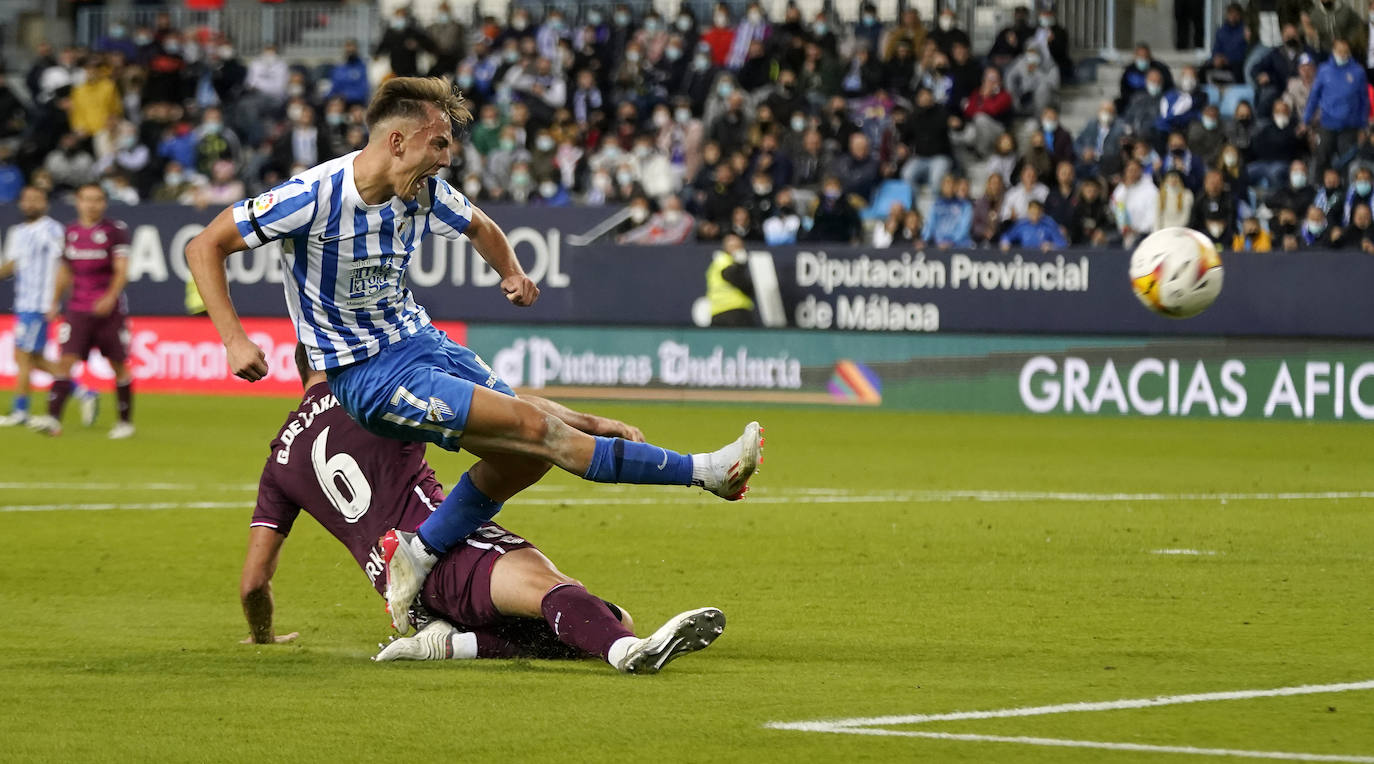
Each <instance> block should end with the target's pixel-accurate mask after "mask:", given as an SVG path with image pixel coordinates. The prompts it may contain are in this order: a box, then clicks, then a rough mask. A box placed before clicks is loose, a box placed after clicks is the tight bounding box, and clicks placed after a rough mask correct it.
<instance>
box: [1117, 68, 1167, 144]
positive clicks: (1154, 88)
mask: <svg viewBox="0 0 1374 764" xmlns="http://www.w3.org/2000/svg"><path fill="white" fill-rule="evenodd" d="M1163 101H1164V78H1163V75H1161V74H1160V73H1159V72H1157V71H1154V70H1151V71H1150V73H1149V74H1147V75H1146V76H1145V86H1144V87H1143V88H1142V89H1141V90H1139V91H1136V92H1135V94H1134V95H1132V96H1131V100H1130V104H1129V105H1128V106H1127V107H1126V110H1125V111H1124V112H1123V113H1122V119H1123V120H1124V121H1125V123H1126V126H1127V127H1128V128H1129V130H1130V132H1131V133H1133V134H1135V135H1137V136H1139V137H1140V138H1141V139H1143V140H1146V141H1150V140H1152V139H1153V138H1154V136H1155V134H1156V131H1155V123H1156V121H1157V120H1158V119H1159V114H1160V107H1161V106H1162V105H1163Z"/></svg>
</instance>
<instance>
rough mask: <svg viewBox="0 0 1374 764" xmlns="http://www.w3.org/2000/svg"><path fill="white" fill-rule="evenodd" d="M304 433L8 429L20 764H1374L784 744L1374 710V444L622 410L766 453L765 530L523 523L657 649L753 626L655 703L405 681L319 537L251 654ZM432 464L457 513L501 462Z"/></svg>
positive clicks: (674, 672)
mask: <svg viewBox="0 0 1374 764" xmlns="http://www.w3.org/2000/svg"><path fill="white" fill-rule="evenodd" d="M292 405H293V403H292V402H290V401H287V400H284V399H225V398H195V397H158V396H145V397H142V398H140V399H139V401H138V407H139V409H138V415H137V418H138V427H139V432H138V435H137V437H136V438H135V439H134V440H131V441H125V442H110V441H108V440H106V439H105V437H104V429H103V428H104V426H105V425H108V419H109V415H108V414H106V415H105V419H106V421H105V422H102V423H101V424H102V427H101V428H97V429H95V430H84V429H82V428H81V427H80V426H79V425H74V424H72V423H71V422H69V428H68V430H67V433H66V434H65V435H64V436H63V437H61V438H60V439H53V440H49V439H44V438H41V437H39V436H37V435H33V434H31V433H28V432H24V431H13V430H10V431H0V531H3V538H4V542H5V560H4V564H3V565H0V613H3V618H0V646H3V649H0V760H4V761H71V760H112V761H130V760H174V761H180V760H197V761H199V760H207V761H212V760H213V761H228V762H244V761H259V760H261V761H268V760H282V761H331V762H332V761H345V760H377V759H387V760H395V759H396V758H397V757H398V756H404V757H406V758H414V759H417V760H436V761H437V760H458V759H459V758H462V759H466V760H470V761H496V760H526V759H529V760H533V759H538V760H542V761H647V760H674V761H706V760H729V761H789V762H790V761H816V760H833V761H841V760H843V761H892V760H916V759H919V760H925V761H998V762H1020V761H1036V762H1041V761H1043V762H1110V763H1112V764H1115V763H1116V762H1121V763H1122V764H1127V763H1129V762H1137V761H1156V760H1168V761H1188V760H1198V761H1203V760H1208V759H1209V758H1211V757H1209V756H1207V755H1193V756H1178V755H1170V754H1165V753H1161V752H1156V751H1154V750H1153V749H1146V750H1144V751H1140V750H1136V751H1132V750H1105V749H1100V748H1064V747H1044V746H1035V745H1027V744H1024V743H1016V742H989V741H987V740H984V739H983V738H984V737H1015V738H1023V737H1032V738H1053V739H1063V740H1074V741H1090V742H1111V743H1125V744H1131V745H1143V746H1163V747H1193V748H1204V749H1242V750H1251V751H1265V752H1279V753H1305V754H1323V755H1328V756H1333V757H1341V758H1339V760H1360V758H1359V757H1369V756H1374V723H1371V721H1370V720H1371V718H1374V691H1371V690H1360V691H1347V692H1340V693H1324V694H1311V695H1300V696H1293V697H1272V698H1249V699H1239V700H1228V701H1217V702H1207V703H1195V704H1188V705H1169V706H1164V707H1158V708H1145V709H1125V710H1106V711H1096V712H1081V713H1065V714H1056V715H1037V716H1025V717H1011V718H993V719H964V720H956V721H946V722H932V723H927V724H918V725H909V724H907V725H903V724H895V725H889V726H887V727H885V729H887V730H889V731H904V730H905V731H911V730H925V731H931V732H941V733H950V735H954V736H960V735H968V736H973V738H976V739H959V738H957V737H956V738H955V739H931V738H913V737H904V736H895V735H875V734H866V735H856V734H824V733H819V732H807V731H795V730H778V729H770V728H766V727H765V726H764V725H765V724H767V723H768V722H798V721H806V720H816V719H841V718H851V717H872V716H886V715H912V714H942V713H948V712H953V711H978V710H993V709H1006V708H1018V707H1026V706H1042V705H1053V704H1061V703H1072V702H1096V701H1112V700H1119V699H1127V698H1143V697H1151V696H1161V695H1167V696H1174V695H1181V694H1188V693H1205V692H1214V691H1230V690H1248V689H1266V688H1278V687H1290V686H1297V685H1323V684H1330V683H1341V682H1358V681H1364V680H1370V679H1374V660H1371V659H1374V639H1372V638H1371V624H1374V586H1371V570H1374V565H1372V563H1374V544H1372V543H1371V539H1374V513H1371V511H1370V510H1371V504H1374V501H1371V500H1370V499H1367V498H1359V497H1353V498H1350V497H1347V498H1331V497H1326V498H1322V497H1315V496H1310V495H1311V494H1318V493H1324V492H1362V491H1369V490H1374V476H1371V473H1370V470H1369V466H1368V462H1369V455H1370V452H1371V432H1372V431H1371V430H1370V429H1368V427H1365V426H1359V425H1351V424H1344V425H1340V424H1333V425H1311V424H1280V423H1256V422H1203V421H1169V420H1147V419H1138V418H1130V419H1108V420H1091V419H1071V418H1031V417H1014V416H963V415H939V416H934V415H920V414H902V413H893V412H887V411H872V410H863V411H861V410H843V409H790V408H777V407H757V408H752V409H747V408H743V407H705V406H702V407H681V406H669V405H634V406H631V405H623V404H604V405H603V404H594V405H588V406H586V408H589V409H593V410H600V411H603V412H604V413H608V414H611V415H614V416H618V417H621V418H624V419H627V420H629V421H632V422H635V423H637V424H639V425H640V426H642V427H643V429H644V431H645V432H646V434H648V435H649V436H650V437H651V438H652V439H653V440H655V441H657V442H662V443H665V444H669V445H674V446H677V447H680V448H682V449H684V450H702V449H707V448H713V447H715V446H716V445H718V444H719V443H723V442H725V441H726V440H728V439H730V438H733V437H734V436H735V433H737V432H738V427H739V425H742V424H743V423H744V422H745V421H746V420H747V419H748V418H751V417H755V416H756V417H758V418H759V419H761V420H762V421H763V423H764V424H765V426H766V427H767V430H768V431H767V437H768V446H767V451H766V453H767V461H766V464H765V465H764V466H765V469H764V471H763V473H762V474H761V475H760V476H759V477H757V478H756V479H755V482H754V486H755V488H754V491H753V492H752V493H751V494H750V497H749V500H746V501H744V502H742V503H739V504H727V503H724V502H720V501H717V500H714V499H713V498H711V497H708V496H706V495H704V494H702V493H700V492H695V493H689V492H685V491H681V490H667V489H649V488H644V489H641V488H634V487H627V488H616V487H602V486H594V485H590V484H585V483H582V482H581V481H578V480H575V479H573V478H571V477H569V476H566V475H562V474H558V475H550V476H549V478H548V479H546V480H545V481H544V483H543V484H541V485H540V486H538V487H537V490H532V491H531V492H529V493H528V494H526V498H527V499H528V500H527V501H523V502H522V501H521V500H519V499H517V500H516V501H513V502H511V503H510V504H508V505H507V508H506V509H505V511H504V512H503V513H502V515H501V516H500V520H501V521H502V522H503V523H505V524H506V525H508V526H509V527H510V528H512V529H513V530H515V531H517V532H518V533H521V534H523V535H525V536H527V537H528V538H530V539H531V540H533V541H535V542H536V543H537V544H539V545H540V547H541V548H542V549H543V550H544V551H545V552H546V553H547V554H548V555H549V556H550V557H551V558H553V560H554V561H555V562H557V563H558V564H559V566H560V567H561V568H562V569H563V570H564V571H565V572H567V573H569V574H570V575H573V576H576V577H578V578H580V579H581V580H582V581H583V582H584V583H586V584H587V586H588V588H590V589H591V590H592V591H594V592H596V593H598V594H600V595H602V596H604V597H606V598H608V599H612V600H614V601H616V602H618V603H620V604H622V605H623V606H625V607H626V608H627V609H629V610H630V611H631V612H632V613H633V614H634V616H635V617H636V619H637V621H638V623H639V624H640V626H641V631H647V630H649V629H652V628H653V627H654V626H656V625H657V624H658V623H659V622H661V621H662V620H663V619H664V618H666V617H667V616H669V615H672V614H673V613H676V612H678V611H680V610H684V609H687V608H691V607H698V606H702V605H716V606H719V607H721V608H723V609H724V610H725V611H726V613H727V615H728V618H729V625H728V627H727V628H726V631H725V635H724V636H723V637H722V638H721V640H720V641H718V642H717V643H716V644H715V645H714V646H713V647H712V648H710V649H709V650H707V651H705V652H703V653H701V654H699V655H693V656H688V657H686V658H683V659H682V660H680V661H678V662H676V663H674V664H673V665H672V666H670V667H669V668H668V669H667V670H666V671H665V672H664V673H662V674H660V675H658V676H650V677H627V676H620V675H617V674H615V673H614V672H613V671H611V670H610V669H609V668H607V667H606V666H604V665H600V664H597V663H594V662H582V663H558V662H528V661H514V662H464V663H459V662H452V663H447V664H437V663H430V664H402V665H396V664H391V665H375V664H372V663H371V662H369V661H368V660H367V658H368V657H369V656H370V655H371V654H372V652H374V650H375V647H374V646H375V644H376V643H377V642H378V641H379V640H380V639H382V638H384V637H385V636H386V634H387V621H386V616H385V614H384V613H383V611H382V603H381V601H380V599H379V598H378V597H377V596H376V595H375V594H373V593H372V592H371V590H370V589H369V588H368V586H367V583H366V579H365V577H364V576H363V574H362V573H361V571H359V570H358V569H357V568H356V566H355V565H354V564H353V563H352V561H351V560H350V558H349V557H348V556H347V554H346V553H345V551H344V549H343V548H342V546H340V545H338V544H337V543H335V542H334V541H333V540H332V539H330V538H328V537H327V536H325V535H324V534H323V532H321V531H320V529H319V527H318V526H316V525H315V524H314V523H313V522H312V521H310V520H309V519H308V518H303V519H302V521H301V522H300V523H298V525H297V529H296V532H295V533H294V534H293V536H292V537H291V539H290V540H289V541H288V542H287V544H286V547H285V549H284V552H283V557H282V564H281V568H280V570H279V571H278V574H277V578H276V586H275V589H276V598H277V625H278V630H279V631H281V632H285V631H292V630H298V631H300V632H301V635H302V636H301V639H300V640H299V642H298V643H295V644H292V645H287V646H274V647H254V646H244V645H240V644H238V640H239V639H241V638H242V637H243V636H244V635H245V633H246V627H245V625H244V621H243V618H242V615H241V613H240V611H239V607H238V600H237V583H238V574H239V567H240V564H241V562H242V555H243V550H244V542H245V540H246V537H247V525H248V517H249V513H250V508H251V506H252V499H253V491H252V486H253V484H254V483H255V482H256V479H257V474H258V470H259V469H260V467H261V464H262V460H263V459H264V458H265V456H266V443H267V441H268V439H269V438H270V437H271V435H272V434H273V433H274V432H275V429H276V428H277V427H278V426H279V424H280V423H281V421H282V418H283V417H284V415H285V413H286V411H288V410H289V409H290V408H291V406H292ZM71 419H72V420H74V419H75V417H74V416H72V417H71ZM430 456H431V458H432V460H433V462H434V463H435V467H436V469H437V470H438V472H439V475H440V478H441V479H442V480H443V481H444V482H445V484H452V483H453V481H454V480H455V479H456V478H457V476H458V475H459V474H460V472H461V470H462V469H463V466H464V465H465V464H466V463H467V461H468V459H467V457H465V456H463V455H452V454H446V453H441V452H438V451H437V450H431V454H430ZM965 491H977V492H1001V493H996V494H992V493H985V494H980V498H971V497H969V496H967V495H965V494H963V493H960V492H965ZM1146 493H1162V494H1169V495H1171V496H1172V497H1173V498H1168V497H1166V498H1162V499H1161V498H1158V497H1154V498H1151V497H1143V496H1139V495H1134V494H1146ZM1280 493H1291V494H1299V496H1298V497H1292V496H1289V497H1284V498H1268V499H1266V498H1259V496H1260V495H1267V494H1280ZM1051 494H1054V495H1051ZM1060 494H1071V495H1060ZM1180 494H1189V495H1191V496H1190V497H1179V496H1178V495H1180ZM1219 494H1231V496H1230V497H1229V498H1227V499H1225V500H1222V499H1221V498H1219ZM1303 496H1307V498H1302V497H1303ZM994 499H995V500H994ZM192 502H206V503H209V504H212V505H214V506H211V507H202V508H189V507H186V506H185V505H186V504H187V503H192ZM109 505H118V507H119V508H115V509H108V508H107V509H86V510H76V509H70V508H64V507H73V506H79V507H88V508H89V507H99V506H106V507H108V506H109ZM130 505H138V506H141V507H143V508H131V507H130ZM168 505H172V506H171V508H168ZM152 507H161V508H152ZM1160 550H1191V551H1193V552H1197V554H1161V553H1159V551H1160Z"/></svg>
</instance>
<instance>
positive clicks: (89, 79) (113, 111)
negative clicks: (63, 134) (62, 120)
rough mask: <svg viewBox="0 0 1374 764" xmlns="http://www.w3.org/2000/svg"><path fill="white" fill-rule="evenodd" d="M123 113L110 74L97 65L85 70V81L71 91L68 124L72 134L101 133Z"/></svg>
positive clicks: (117, 91) (117, 92) (91, 65)
mask: <svg viewBox="0 0 1374 764" xmlns="http://www.w3.org/2000/svg"><path fill="white" fill-rule="evenodd" d="M123 111H124V105H123V103H121V101H120V99H119V88H118V87H116V86H115V82H114V80H113V79H111V78H110V73H109V71H107V70H106V69H105V67H104V66H102V65H100V64H99V63H92V64H90V65H88V66H87V67H86V81H85V82H83V83H81V84H80V85H76V86H75V87H73V88H72V94H71V108H70V109H69V110H68V112H67V120H68V121H69V122H70V123H71V127H72V130H73V131H74V132H77V133H80V134H81V135H95V134H96V133H98V132H100V131H101V130H102V129H104V127H105V125H106V123H108V122H109V121H110V118H111V117H118V116H120V115H121V114H122V113H123Z"/></svg>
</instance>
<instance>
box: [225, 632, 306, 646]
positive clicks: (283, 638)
mask: <svg viewBox="0 0 1374 764" xmlns="http://www.w3.org/2000/svg"><path fill="white" fill-rule="evenodd" d="M300 635H301V633H300V632H299V631H293V632H291V633H290V634H278V635H277V636H275V637H272V641H271V642H257V641H254V639H253V638H252V637H251V636H248V637H244V638H243V639H241V640H239V644H241V645H284V644H286V643H287V642H295V641H296V639H297V638H298V637H300Z"/></svg>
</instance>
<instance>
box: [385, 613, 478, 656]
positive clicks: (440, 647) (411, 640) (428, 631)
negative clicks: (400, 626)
mask: <svg viewBox="0 0 1374 764" xmlns="http://www.w3.org/2000/svg"><path fill="white" fill-rule="evenodd" d="M463 633H465V632H462V631H460V630H459V629H458V627H456V626H454V625H453V624H451V623H449V622H447V621H443V620H434V621H430V623H429V625H428V626H426V627H424V628H423V629H420V632H419V633H418V634H416V635H415V636H413V637H392V638H391V640H390V641H389V642H387V643H386V644H379V645H377V646H378V647H380V648H382V649H381V652H379V653H377V654H376V655H374V656H372V660H374V661H376V662H378V663H385V662H387V661H444V660H450V659H452V658H454V657H455V656H454V646H453V638H454V637H455V636H458V635H459V634H463ZM459 657H461V656H459Z"/></svg>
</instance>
